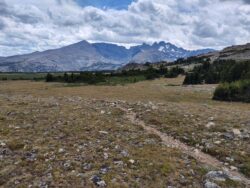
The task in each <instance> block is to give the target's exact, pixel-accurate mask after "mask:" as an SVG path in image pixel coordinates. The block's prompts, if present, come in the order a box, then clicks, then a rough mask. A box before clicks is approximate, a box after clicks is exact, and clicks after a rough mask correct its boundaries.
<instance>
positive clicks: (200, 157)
mask: <svg viewBox="0 0 250 188" xmlns="http://www.w3.org/2000/svg"><path fill="white" fill-rule="evenodd" d="M118 108H119V109H121V110H122V111H124V112H125V113H126V118H127V119H128V120H129V121H131V122H132V123H133V124H135V125H139V126H141V127H143V128H144V130H146V131H147V132H149V133H151V134H152V133H153V134H155V135H157V136H159V137H160V138H161V140H162V142H163V143H164V144H165V145H166V146H168V147H171V148H177V149H179V150H181V151H182V152H184V153H186V154H188V155H189V156H192V157H193V158H195V159H196V160H197V161H199V162H201V163H203V164H207V165H209V166H212V167H214V168H217V169H220V170H223V171H224V172H226V173H227V174H228V176H229V177H230V178H232V179H235V180H239V181H242V182H244V184H246V186H247V187H250V180H249V179H248V178H246V177H245V176H244V175H243V174H241V173H239V172H238V171H232V170H230V169H228V168H227V167H225V166H224V165H223V163H222V162H220V161H219V160H217V159H216V158H214V157H212V156H211V155H208V154H206V153H204V152H202V151H200V150H198V149H196V148H194V147H191V146H188V145H186V144H184V143H182V142H181V141H179V140H176V139H174V138H173V137H171V136H168V135H166V134H164V133H162V132H160V131H158V130H157V129H155V128H153V127H150V126H148V125H146V124H145V122H144V121H142V120H140V119H139V118H137V114H136V113H135V112H133V111H129V110H127V109H126V108H123V107H121V106H119V107H118Z"/></svg>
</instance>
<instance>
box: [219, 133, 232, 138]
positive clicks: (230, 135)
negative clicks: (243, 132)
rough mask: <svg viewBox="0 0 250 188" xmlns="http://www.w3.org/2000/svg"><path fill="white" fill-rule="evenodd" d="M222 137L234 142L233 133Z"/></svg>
mask: <svg viewBox="0 0 250 188" xmlns="http://www.w3.org/2000/svg"><path fill="white" fill-rule="evenodd" d="M222 136H223V137H224V138H225V139H227V140H233V139H234V134H233V133H223V134H222Z"/></svg>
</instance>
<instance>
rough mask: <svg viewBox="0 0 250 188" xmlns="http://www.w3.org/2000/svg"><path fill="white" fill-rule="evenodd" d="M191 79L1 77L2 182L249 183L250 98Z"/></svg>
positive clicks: (38, 184) (20, 184) (91, 184)
mask: <svg viewBox="0 0 250 188" xmlns="http://www.w3.org/2000/svg"><path fill="white" fill-rule="evenodd" d="M182 81H183V77H179V78H177V79H159V80H155V81H144V82H139V83H135V84H129V85H125V86H77V85H65V84H61V83H44V82H32V81H2V82H0V106H1V108H0V187H1V186H2V187H70V186H73V187H96V186H99V187H210V188H212V187H216V185H217V186H218V187H219V186H220V187H249V186H250V184H249V179H250V174H249V173H250V104H243V103H226V102H217V101H212V100H211V98H212V94H213V91H214V89H215V87H216V86H215V85H197V86H182V85H181V83H182Z"/></svg>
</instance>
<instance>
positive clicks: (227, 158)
mask: <svg viewBox="0 0 250 188" xmlns="http://www.w3.org/2000/svg"><path fill="white" fill-rule="evenodd" d="M226 160H227V161H230V162H233V161H234V158H231V157H226Z"/></svg>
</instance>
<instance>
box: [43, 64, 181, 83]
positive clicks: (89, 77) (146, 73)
mask: <svg viewBox="0 0 250 188" xmlns="http://www.w3.org/2000/svg"><path fill="white" fill-rule="evenodd" d="M184 73H185V71H184V69H182V68H180V67H178V66H176V67H173V68H167V67H164V66H160V68H158V69H157V68H153V67H152V66H149V68H148V69H147V70H139V69H138V70H123V71H121V72H117V71H112V72H98V71H93V72H79V73H64V74H63V75H57V74H53V73H48V74H47V75H46V78H45V79H46V82H65V83H86V84H98V83H106V82H107V80H110V79H112V78H121V80H122V79H126V78H128V77H135V78H136V77H137V76H141V77H143V78H144V79H145V80H153V79H156V78H160V77H166V78H175V77H177V76H179V75H180V74H184ZM135 82H136V80H135Z"/></svg>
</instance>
